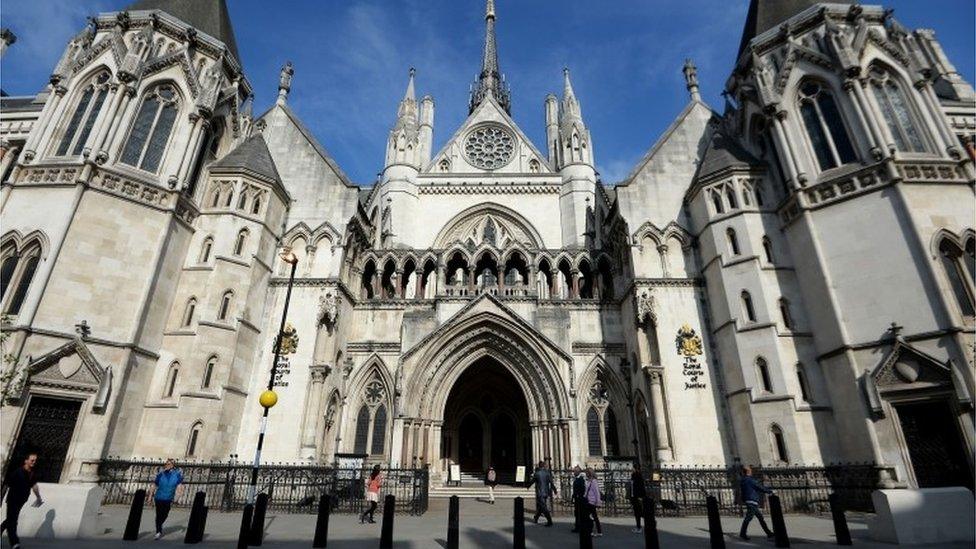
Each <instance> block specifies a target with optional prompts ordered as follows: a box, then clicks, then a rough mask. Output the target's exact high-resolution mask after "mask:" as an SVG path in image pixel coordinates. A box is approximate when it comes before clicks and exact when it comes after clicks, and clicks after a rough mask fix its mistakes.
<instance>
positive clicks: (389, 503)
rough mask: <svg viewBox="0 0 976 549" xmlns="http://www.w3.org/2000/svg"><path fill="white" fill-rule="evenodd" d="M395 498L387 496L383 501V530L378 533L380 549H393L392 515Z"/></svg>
mask: <svg viewBox="0 0 976 549" xmlns="http://www.w3.org/2000/svg"><path fill="white" fill-rule="evenodd" d="M394 513H396V498H395V497H393V494H388V495H387V496H386V498H385V499H384V500H383V529H382V530H381V532H380V549H393V514H394Z"/></svg>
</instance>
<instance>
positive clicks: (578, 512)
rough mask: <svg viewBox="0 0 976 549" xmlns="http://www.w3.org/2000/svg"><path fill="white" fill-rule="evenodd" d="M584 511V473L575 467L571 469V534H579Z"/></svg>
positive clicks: (578, 467)
mask: <svg viewBox="0 0 976 549" xmlns="http://www.w3.org/2000/svg"><path fill="white" fill-rule="evenodd" d="M585 511H586V473H584V472H583V470H582V469H580V466H579V465H577V466H575V467H573V533H576V532H579V529H580V522H581V521H582V519H583V516H584V515H583V513H584V512H585Z"/></svg>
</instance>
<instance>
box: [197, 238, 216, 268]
mask: <svg viewBox="0 0 976 549" xmlns="http://www.w3.org/2000/svg"><path fill="white" fill-rule="evenodd" d="M213 242H214V240H213V237H212V236H208V237H207V238H204V239H203V246H201V247H200V263H207V262H208V261H210V252H211V251H212V250H213Z"/></svg>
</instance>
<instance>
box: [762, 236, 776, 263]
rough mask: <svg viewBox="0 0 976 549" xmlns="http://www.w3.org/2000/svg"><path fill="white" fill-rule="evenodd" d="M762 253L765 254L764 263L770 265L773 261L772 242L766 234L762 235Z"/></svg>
mask: <svg viewBox="0 0 976 549" xmlns="http://www.w3.org/2000/svg"><path fill="white" fill-rule="evenodd" d="M762 247H763V253H764V254H765V255H766V263H769V264H770V265H772V264H774V263H775V261H773V242H772V241H771V240H769V237H768V236H764V237H763V239H762Z"/></svg>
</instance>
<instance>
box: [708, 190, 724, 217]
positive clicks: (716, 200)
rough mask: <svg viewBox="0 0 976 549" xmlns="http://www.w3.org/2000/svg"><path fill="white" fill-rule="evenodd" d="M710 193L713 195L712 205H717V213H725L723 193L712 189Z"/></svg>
mask: <svg viewBox="0 0 976 549" xmlns="http://www.w3.org/2000/svg"><path fill="white" fill-rule="evenodd" d="M709 194H710V195H711V197H712V206H714V207H715V213H717V214H720V213H725V204H723V203H722V195H721V194H719V193H718V191H712V192H711V193H709Z"/></svg>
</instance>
